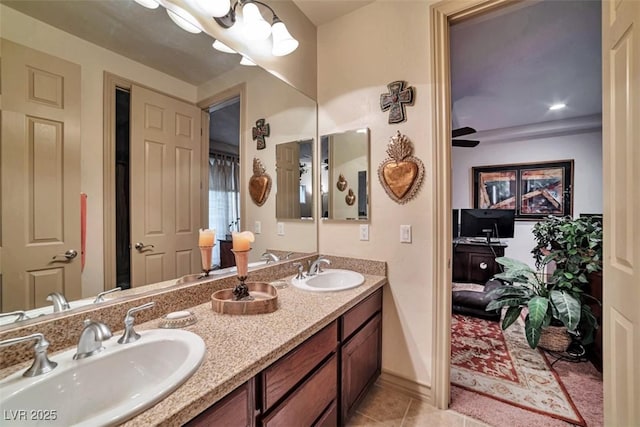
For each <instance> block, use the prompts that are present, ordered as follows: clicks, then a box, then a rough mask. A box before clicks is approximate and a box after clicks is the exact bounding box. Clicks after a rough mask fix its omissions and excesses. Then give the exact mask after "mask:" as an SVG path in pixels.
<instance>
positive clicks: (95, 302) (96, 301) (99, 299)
mask: <svg viewBox="0 0 640 427" xmlns="http://www.w3.org/2000/svg"><path fill="white" fill-rule="evenodd" d="M121 290H122V288H121V287H120V286H118V287H117V288H113V289H109V290H108V291H104V292H100V293H99V294H98V295H97V296H96V299H95V300H94V301H93V303H94V304H98V303H99V302H104V296H105V295H107V294H111V293H113V292H117V291H121Z"/></svg>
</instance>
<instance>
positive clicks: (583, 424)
mask: <svg viewBox="0 0 640 427" xmlns="http://www.w3.org/2000/svg"><path fill="white" fill-rule="evenodd" d="M463 317H468V316H463ZM478 320H481V319H478ZM503 332H504V331H503ZM503 339H505V341H506V337H504V334H503ZM534 351H536V352H537V353H538V354H540V355H541V356H542V359H543V360H544V362H545V364H546V366H547V369H548V370H549V372H551V374H552V375H553V377H554V379H555V380H556V382H557V383H558V386H559V387H560V389H561V390H562V392H563V393H564V395H565V397H566V400H567V402H568V404H569V405H570V406H571V408H572V409H573V411H574V412H575V415H576V417H577V418H578V419H577V420H576V419H571V418H567V417H564V416H562V415H559V414H553V413H551V412H547V411H544V410H540V409H535V408H532V407H528V406H525V405H522V404H519V403H516V402H513V401H510V400H507V399H502V398H500V397H497V396H494V395H491V394H489V393H485V392H483V391H479V390H475V389H473V388H471V387H468V386H465V385H462V384H458V383H456V382H454V381H451V384H452V385H455V386H456V387H459V388H461V389H464V390H467V391H470V392H472V393H477V394H479V395H482V396H485V397H488V398H490V399H494V400H497V401H499V402H503V403H506V404H508V405H511V406H515V407H517V408H520V409H524V410H526V411H529V412H533V413H537V414H541V415H545V416H549V417H552V418H555V419H558V420H561V421H565V422H568V423H570V424H572V425H577V426H581V427H587V423H586V421H585V419H584V418H583V417H582V414H581V413H580V411H579V410H578V408H577V407H576V404H575V403H574V402H573V399H571V396H570V395H569V392H568V391H567V388H566V387H565V385H564V384H563V382H562V380H561V378H560V376H559V375H558V373H557V372H556V371H555V370H554V369H553V367H552V366H551V363H550V362H549V359H548V358H547V355H546V354H545V353H544V351H542V350H541V349H540V348H537V349H535V350H534ZM509 353H510V355H511V351H509ZM477 374H478V375H481V374H480V373H477Z"/></svg>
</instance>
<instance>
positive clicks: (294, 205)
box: [276, 142, 300, 219]
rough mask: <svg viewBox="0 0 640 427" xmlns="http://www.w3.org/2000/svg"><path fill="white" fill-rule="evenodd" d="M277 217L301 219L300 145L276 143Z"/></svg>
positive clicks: (295, 143)
mask: <svg viewBox="0 0 640 427" xmlns="http://www.w3.org/2000/svg"><path fill="white" fill-rule="evenodd" d="M276 169H277V174H276V179H277V182H276V188H277V193H276V218H295V219H300V145H299V144H298V142H289V143H286V144H278V145H276Z"/></svg>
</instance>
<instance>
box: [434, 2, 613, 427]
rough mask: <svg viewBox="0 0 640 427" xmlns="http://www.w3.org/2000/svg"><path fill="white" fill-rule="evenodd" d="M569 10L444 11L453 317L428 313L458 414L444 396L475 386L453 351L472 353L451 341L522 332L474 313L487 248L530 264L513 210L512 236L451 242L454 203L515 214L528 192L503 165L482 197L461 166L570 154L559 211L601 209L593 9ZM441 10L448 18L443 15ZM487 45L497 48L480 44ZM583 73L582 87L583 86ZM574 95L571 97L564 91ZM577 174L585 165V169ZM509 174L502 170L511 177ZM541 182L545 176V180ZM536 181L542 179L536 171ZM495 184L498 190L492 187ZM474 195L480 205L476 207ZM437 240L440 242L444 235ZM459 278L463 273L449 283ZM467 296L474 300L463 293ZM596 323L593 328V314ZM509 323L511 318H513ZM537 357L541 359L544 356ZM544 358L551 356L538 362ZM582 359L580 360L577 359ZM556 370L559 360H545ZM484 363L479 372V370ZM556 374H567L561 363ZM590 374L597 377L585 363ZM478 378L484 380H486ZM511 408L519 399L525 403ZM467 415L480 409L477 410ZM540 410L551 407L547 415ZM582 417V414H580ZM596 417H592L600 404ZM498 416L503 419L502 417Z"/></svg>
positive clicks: (523, 228) (491, 254)
mask: <svg viewBox="0 0 640 427" xmlns="http://www.w3.org/2000/svg"><path fill="white" fill-rule="evenodd" d="M495 5H496V4H494V5H493V6H495ZM572 6H573V7H570V8H569V9H564V8H565V7H566V4H561V3H559V2H536V3H526V4H524V3H520V4H516V5H512V6H510V7H501V8H500V9H492V10H490V11H489V10H485V11H482V12H485V13H479V14H476V15H474V16H473V18H471V19H468V20H463V19H462V15H464V14H466V16H469V15H470V14H472V13H474V12H480V10H479V9H480V8H476V9H475V10H473V11H472V10H471V9H469V10H464V11H456V12H455V13H453V14H451V15H449V16H448V20H449V22H450V23H451V24H449V23H448V24H447V30H448V31H449V33H450V45H448V46H447V43H443V44H442V45H440V46H444V47H445V49H446V53H445V56H447V57H449V58H450V64H451V65H450V67H451V68H450V70H446V72H447V73H448V72H449V71H450V73H451V80H450V81H451V83H450V88H448V89H447V90H450V94H449V93H446V94H445V96H446V97H448V96H449V95H450V106H451V108H450V111H447V114H446V115H445V116H446V117H445V118H444V119H445V120H447V121H449V123H447V126H451V128H453V129H454V130H453V131H452V132H451V131H450V132H449V135H447V136H446V139H447V140H448V144H447V145H448V146H451V145H452V146H453V147H455V148H450V147H444V146H443V147H442V149H443V150H444V149H445V148H446V149H447V151H449V153H448V155H447V157H449V162H448V165H450V166H451V176H450V177H449V178H448V180H449V184H450V185H449V186H448V191H450V193H449V194H448V196H449V197H450V200H451V204H450V205H449V206H448V207H447V210H448V212H447V213H446V214H447V215H448V217H449V218H450V219H453V221H452V222H453V224H452V227H451V228H449V231H448V232H447V234H448V235H449V236H450V235H451V229H453V239H454V242H453V245H452V246H453V249H452V252H450V253H451V254H452V263H451V264H452V271H450V272H449V273H450V274H451V273H452V274H451V276H452V277H453V282H454V283H453V288H454V289H453V290H451V289H448V290H446V291H445V292H451V293H452V295H451V296H449V298H451V300H450V301H448V305H449V306H452V307H453V312H454V314H453V318H452V319H447V320H446V321H445V319H439V320H438V322H442V324H443V325H444V324H445V323H446V322H451V325H453V327H450V328H447V332H449V333H451V334H452V335H451V336H450V337H449V338H448V340H449V344H450V346H451V351H452V353H451V354H446V358H447V361H448V363H451V366H450V369H451V378H452V380H451V384H450V388H451V393H449V391H447V394H448V395H450V396H451V399H452V402H451V403H452V405H451V407H452V409H454V410H458V411H459V412H463V413H466V412H464V411H461V410H460V407H456V404H455V403H456V398H457V399H459V401H462V400H464V399H466V400H467V401H469V396H467V395H463V394H464V393H466V391H468V390H469V389H471V390H473V391H475V392H478V391H479V390H477V389H475V388H474V387H468V388H465V384H467V383H466V382H465V381H473V380H474V378H473V376H474V375H475V373H474V372H473V369H465V368H464V367H462V368H461V366H463V365H464V363H463V361H462V360H461V359H463V358H464V357H463V356H462V353H463V352H465V351H466V352H467V353H465V354H467V355H469V354H471V353H472V351H471V350H469V349H466V350H464V349H463V348H462V345H463V344H464V343H469V341H472V340H475V339H476V338H482V337H481V336H485V335H486V337H488V338H490V333H491V332H493V333H494V335H495V337H504V338H505V341H506V342H507V343H508V344H509V345H511V342H510V340H511V339H512V338H517V339H520V338H524V335H523V334H519V335H517V334H515V335H514V334H513V333H509V332H510V331H511V332H512V330H511V329H509V328H508V329H507V331H501V328H500V323H499V320H500V317H499V313H498V314H497V316H493V318H492V319H491V320H489V321H487V320H486V319H483V318H486V317H489V316H491V314H492V313H489V312H486V311H485V310H484V307H486V304H487V302H488V298H486V297H485V295H486V294H485V292H486V291H485V289H486V288H487V287H489V286H491V287H492V288H493V287H494V286H496V284H495V283H491V284H490V282H489V281H488V279H490V278H491V277H493V275H494V274H496V273H499V272H500V271H499V270H500V266H499V265H497V264H496V263H495V262H494V259H495V257H496V252H497V249H500V251H501V252H502V253H499V254H498V256H507V257H509V258H514V259H517V260H520V261H522V262H525V263H527V264H530V265H531V267H532V268H534V269H535V267H534V265H533V264H534V260H533V257H532V256H531V254H530V251H531V249H532V248H533V247H534V246H535V242H534V238H533V233H532V228H533V226H534V225H535V224H536V222H534V221H532V220H530V219H529V220H522V217H521V218H520V219H521V220H519V221H517V222H516V226H515V235H514V236H512V238H510V239H500V242H496V243H495V244H494V243H493V240H492V241H491V243H490V241H489V239H488V238H487V239H486V245H481V244H479V243H478V242H475V241H473V239H466V240H464V241H461V238H458V239H456V236H457V234H458V233H457V226H458V219H457V218H456V212H458V209H462V210H465V209H474V208H475V209H478V208H481V209H515V213H516V215H518V216H520V215H521V211H520V208H519V203H520V200H521V198H524V197H525V196H528V193H527V191H529V192H531V191H530V190H526V189H525V188H524V187H520V186H519V185H516V184H515V183H516V179H515V178H516V175H517V177H518V179H520V175H519V174H518V172H517V171H509V170H507V171H506V172H494V173H493V174H485V176H491V181H495V182H494V184H495V185H496V186H494V187H493V190H494V191H493V193H491V191H488V194H489V196H491V195H492V196H493V197H486V198H485V199H486V200H485V199H482V197H481V196H482V195H483V194H484V193H487V190H491V189H492V188H491V185H489V184H490V183H489V184H487V185H484V184H483V185H480V181H477V180H475V181H473V182H474V184H473V185H475V187H473V186H471V185H469V182H471V181H472V178H475V176H472V171H473V168H474V167H486V168H488V167H491V168H497V169H496V170H498V169H500V168H504V169H508V166H509V167H511V166H516V164H519V163H521V164H527V165H531V164H533V163H537V162H545V161H547V162H548V161H559V160H564V159H571V161H572V162H574V161H575V172H574V174H575V175H576V179H578V177H582V178H580V182H581V184H580V186H573V188H572V189H571V191H572V192H573V197H572V200H571V201H570V203H571V205H572V207H573V208H572V209H571V207H570V208H569V212H571V213H572V216H575V217H577V216H578V215H579V214H581V213H584V212H588V211H590V210H595V211H597V212H602V209H603V201H602V199H601V198H600V199H598V197H597V196H596V197H594V194H595V195H597V194H598V193H599V194H602V191H601V189H602V169H601V168H602V154H601V153H602V130H601V111H602V103H601V98H602V97H601V89H600V82H601V80H602V78H601V74H600V70H601V65H600V58H601V53H600V50H601V32H600V22H601V17H600V5H599V4H597V3H593V4H587V3H585V4H581V5H577V4H574V5H572ZM452 16H455V17H456V18H459V19H451V17H452ZM485 29H486V30H488V31H485ZM567 29H571V30H570V31H569V30H567ZM528 30H532V31H531V32H529V31H528ZM483 35H484V36H483ZM465 37H466V39H465ZM487 37H490V39H489V40H488V39H487ZM574 37H575V38H574ZM494 46H498V47H500V49H495V50H494V49H487V47H494ZM436 56H437V54H436ZM440 59H443V57H442V56H437V60H440ZM447 62H449V60H448V59H447ZM474 64H475V65H474ZM436 68H437V66H436ZM447 77H448V76H447ZM587 81H589V83H588V84H585V83H586V82H587ZM549 84H551V85H549ZM580 84H585V87H584V88H582V89H579V90H575V88H576V86H579V85H580ZM525 92H528V93H526V94H525ZM578 92H579V93H580V95H579V96H578V95H576V94H577V93H578ZM503 93H504V94H508V95H509V98H508V97H501V94H503ZM523 95H525V96H524V97H523ZM541 95H548V99H543V96H541ZM564 103H566V106H567V107H568V108H567V109H565V110H560V109H556V108H551V107H552V106H553V105H554V104H564ZM542 107H544V108H542ZM476 129H477V131H476ZM457 133H458V134H457ZM461 136H463V137H465V140H460V139H458V138H459V137H461ZM451 138H455V139H453V140H452V139H451ZM530 141H531V142H530ZM526 144H529V145H526ZM533 144H535V145H533ZM531 167H533V166H531ZM580 168H582V171H580ZM587 170H590V172H589V173H587ZM500 171H502V169H500ZM509 174H513V178H514V179H513V183H512V180H511V178H509V176H510V175H509ZM536 176H537V175H536ZM544 179H548V177H547V176H545V178H544ZM487 180H489V178H487ZM540 181H541V182H542V179H540ZM518 182H519V181H518ZM545 182H546V181H545ZM496 183H497V184H496ZM498 184H500V185H499V186H498ZM503 184H504V185H503ZM541 185H542V184H541ZM580 187H581V188H580ZM502 189H504V190H505V193H508V194H502ZM483 190H484V193H483ZM497 190H500V191H497ZM543 190H545V188H543ZM598 190H600V191H598ZM541 191H542V190H541ZM580 192H582V193H580ZM498 193H500V194H498ZM531 193H533V192H531ZM549 194H551V193H549ZM531 197H533V196H531ZM560 197H562V193H561V192H560ZM485 201H486V204H487V205H488V206H484V205H483V203H485ZM498 202H500V203H498ZM541 205H542V204H541ZM449 208H453V210H451V209H449ZM541 212H542V210H541ZM463 213H464V211H460V214H461V216H462V214H463ZM559 215H560V214H559ZM460 222H461V224H460V227H461V228H464V226H463V225H464V224H463V223H464V221H463V220H462V218H461V219H460ZM496 231H497V230H496ZM460 235H461V236H470V235H469V234H464V232H463V231H460ZM500 237H502V236H500ZM448 240H449V244H451V237H449V238H448ZM498 245H500V246H499V247H498ZM450 250H451V249H450ZM481 250H484V253H481ZM483 257H485V259H483ZM451 276H450V277H449V280H451ZM460 277H463V278H466V279H468V280H456V278H458V279H459V278H460ZM473 278H475V279H473ZM480 278H481V279H480ZM456 282H468V283H456ZM485 285H486V287H485ZM471 291H475V292H471ZM473 294H474V295H476V296H472V295H473ZM481 303H482V304H481ZM481 305H482V307H481ZM476 310H477V311H476ZM474 311H475V312H474ZM494 314H495V313H494ZM449 315H450V313H449ZM496 317H497V319H496ZM478 319H483V320H478ZM599 323H600V324H601V321H599ZM478 325H483V326H478ZM494 326H495V328H494ZM474 328H475V329H474ZM512 328H518V326H517V325H516V324H514V326H512ZM472 329H474V330H475V334H471V335H469V336H468V335H467V334H466V333H467V332H469V331H471V330H472ZM490 329H491V331H490ZM456 334H459V336H458V335H456ZM516 335H517V336H516ZM460 337H464V338H463V339H462V338H460ZM495 337H494V338H495ZM459 338H460V339H459ZM474 342H477V345H482V344H483V343H486V341H483V340H482V339H477V340H475V341H474ZM523 342H524V341H523ZM524 344H525V346H524V350H527V344H526V342H524ZM446 350H448V348H447V349H446ZM493 350H495V349H492V350H491V351H489V353H491V354H484V355H483V357H485V362H486V363H487V365H491V364H492V363H493V362H494V361H497V356H496V354H494V353H495V352H494V351H493ZM485 353H487V352H485ZM505 354H507V355H508V356H509V358H508V359H509V360H508V361H506V362H505V361H504V360H501V362H500V363H507V362H508V363H511V364H513V365H514V366H515V365H516V364H517V363H516V362H517V361H516V360H515V357H511V356H512V355H513V354H520V355H521V356H522V354H523V353H516V352H512V351H509V352H507V353H505ZM540 354H542V353H540ZM441 355H442V356H444V354H441ZM541 357H544V356H541ZM547 357H548V356H547ZM489 359H491V360H489ZM494 359H495V360H494ZM540 360H542V364H541V365H543V364H544V358H541V359H540ZM553 361H554V358H553V356H552V357H551V358H550V362H553ZM583 362H585V363H589V362H587V360H586V358H585V360H583ZM495 366H497V365H495V364H494V365H493V367H495ZM519 366H522V365H519ZM558 366H562V364H558V365H556V367H558ZM486 369H491V366H488V367H486ZM560 369H562V370H565V368H560ZM566 370H567V371H569V369H568V368H567V369H566ZM578 370H581V369H580V368H578ZM447 372H448V370H447ZM593 372H594V374H595V375H596V376H597V375H598V374H597V371H596V370H595V368H594V369H593ZM465 375H466V376H467V377H465ZM479 375H481V374H480V373H479V372H478V373H477V376H476V377H475V379H477V378H478V377H479ZM488 376H491V375H490V374H489V375H488ZM495 377H499V376H497V375H496V376H495ZM558 378H560V376H559V377H558ZM442 379H443V380H445V381H449V378H446V379H445V377H444V376H443V377H442ZM454 379H455V380H454ZM558 381H560V379H559V380H558ZM563 381H564V380H563ZM591 385H592V386H595V387H600V389H601V388H602V376H601V374H600V375H599V385H598V381H594V382H593V383H591ZM456 386H458V387H456ZM484 386H486V387H489V385H487V383H485V384H484ZM563 386H566V388H567V389H568V390H569V394H571V398H574V396H573V393H571V392H572V391H573V392H577V393H581V389H580V388H575V387H572V386H571V385H568V384H567V383H564V384H561V385H560V388H562V387H563ZM572 388H573V390H572ZM461 390H463V391H461ZM487 390H488V388H487ZM522 390H524V389H522ZM522 393H524V391H522ZM487 394H489V395H490V394H491V393H487ZM533 394H535V393H533ZM461 396H462V397H461ZM600 396H602V393H601V392H600ZM448 397H449V396H447V399H448ZM571 398H569V401H571ZM438 399H439V398H438ZM478 399H481V398H480V397H478ZM496 400H500V399H499V398H498V399H496ZM509 400H512V399H509ZM574 400H575V399H574ZM491 402H494V401H491V400H488V401H485V402H484V403H479V402H478V404H477V405H476V406H477V407H478V408H480V407H482V408H483V410H485V411H492V412H493V413H494V414H495V412H496V411H497V410H496V409H495V408H492V407H491ZM516 403H518V402H517V401H516ZM575 403H576V406H577V407H578V409H579V410H580V411H582V410H583V409H584V408H581V404H580V403H579V402H575ZM594 403H595V405H584V406H586V407H587V409H585V410H586V411H587V412H588V411H589V409H588V407H589V406H597V404H598V403H599V404H600V405H601V404H602V402H594ZM467 406H469V405H467ZM520 406H522V407H526V406H527V405H526V403H525V404H521V405H520ZM569 406H571V405H569ZM467 409H469V408H467ZM477 411H478V412H481V410H480V409H477ZM549 413H553V412H548V413H547V414H549ZM582 415H585V418H586V419H588V416H586V414H585V413H583V414H582ZM591 415H593V413H592V414H591ZM550 416H554V415H550ZM572 416H573V415H572ZM596 416H597V415H596ZM599 416H600V417H601V416H602V414H601V412H600V414H599ZM576 417H577V418H576V419H575V420H574V419H573V418H571V416H567V419H572V420H574V421H572V422H579V421H580V413H578V414H577V415H576ZM489 418H490V416H489ZM556 418H557V417H556ZM483 420H484V421H487V420H486V419H483ZM503 421H505V422H507V423H509V422H508V421H507V419H506V418H505V419H504V420H503ZM590 421H594V420H593V419H591V420H590ZM534 422H535V421H530V422H529V423H534Z"/></svg>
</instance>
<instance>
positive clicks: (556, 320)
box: [486, 257, 597, 351]
mask: <svg viewBox="0 0 640 427" xmlns="http://www.w3.org/2000/svg"><path fill="white" fill-rule="evenodd" d="M549 259H550V258H549V257H545V258H544V259H543V261H542V263H541V265H540V268H539V271H537V272H536V271H535V270H534V269H533V268H531V267H530V266H529V265H527V264H525V263H523V262H521V261H518V260H515V259H512V258H507V257H499V258H496V262H498V263H499V264H500V265H502V266H503V268H504V272H503V273H499V274H497V275H496V276H495V277H497V278H499V279H502V280H504V281H506V282H509V284H508V285H506V286H502V287H499V288H496V289H494V290H492V291H491V292H489V295H488V296H489V297H490V298H493V300H492V301H491V302H490V303H489V304H488V305H487V307H486V310H488V311H489V310H496V309H501V308H502V307H508V308H507V310H506V313H505V315H504V318H503V320H502V329H506V328H508V327H509V326H510V325H512V324H513V323H514V322H515V321H516V319H517V318H518V317H519V316H520V314H521V313H522V310H523V309H525V308H526V309H527V314H526V316H525V319H524V326H525V336H526V339H527V342H528V343H529V346H530V347H531V348H536V347H537V346H538V344H539V343H540V340H541V336H543V334H544V333H547V334H551V333H552V332H551V331H554V332H553V333H556V332H555V331H556V329H554V328H555V327H557V325H559V326H563V328H562V333H563V334H564V335H565V337H564V338H563V341H564V343H560V347H559V348H550V347H549V346H547V347H546V348H548V349H550V350H556V351H564V350H565V349H566V347H567V346H568V345H569V343H570V338H569V336H568V335H567V334H566V331H571V332H576V331H578V330H579V329H580V330H583V331H584V332H582V333H584V334H586V335H588V336H589V337H593V332H594V331H595V329H596V328H597V321H596V318H595V316H594V315H593V313H592V311H591V308H590V307H589V306H588V305H587V304H584V303H583V302H582V295H583V290H582V289H581V288H580V286H579V285H578V284H577V282H576V281H573V282H571V281H564V280H563V281H557V280H555V279H553V276H552V280H545V275H544V274H543V269H544V266H545V265H546V263H545V262H544V260H549ZM547 262H549V261H547ZM564 328H566V330H565V329H564ZM562 345H564V348H561V347H562Z"/></svg>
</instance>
